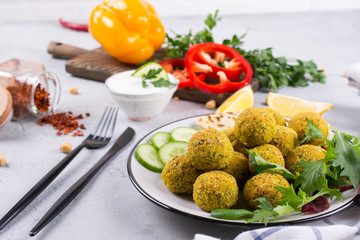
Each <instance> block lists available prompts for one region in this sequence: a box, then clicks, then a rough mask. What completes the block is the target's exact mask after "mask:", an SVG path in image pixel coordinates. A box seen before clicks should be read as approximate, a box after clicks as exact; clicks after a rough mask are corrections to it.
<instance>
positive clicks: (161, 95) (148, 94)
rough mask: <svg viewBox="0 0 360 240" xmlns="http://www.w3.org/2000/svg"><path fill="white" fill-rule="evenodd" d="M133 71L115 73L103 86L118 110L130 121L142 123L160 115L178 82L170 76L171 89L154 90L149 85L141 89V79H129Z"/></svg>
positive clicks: (154, 88)
mask: <svg viewBox="0 0 360 240" xmlns="http://www.w3.org/2000/svg"><path fill="white" fill-rule="evenodd" d="M133 72H134V70H129V71H124V72H120V73H116V74H114V75H112V76H110V77H109V78H108V79H106V81H105V85H106V87H107V88H108V90H109V92H110V93H111V95H112V97H113V98H114V100H115V101H116V102H117V104H118V105H119V106H120V109H121V110H122V111H123V112H124V113H125V114H126V115H127V116H128V117H129V118H130V119H132V120H136V121H144V120H149V119H151V118H152V117H155V116H158V115H160V114H161V113H162V112H163V110H164V109H165V107H166V106H167V105H168V103H169V102H170V100H171V98H172V96H173V94H174V92H175V91H176V89H177V86H178V83H179V81H178V80H177V79H176V78H175V77H174V76H173V75H171V74H168V75H169V80H170V82H172V83H174V85H173V86H171V87H161V88H156V87H153V86H152V85H151V84H149V87H147V88H143V87H142V84H141V81H142V80H141V78H137V77H131V74H132V73H133Z"/></svg>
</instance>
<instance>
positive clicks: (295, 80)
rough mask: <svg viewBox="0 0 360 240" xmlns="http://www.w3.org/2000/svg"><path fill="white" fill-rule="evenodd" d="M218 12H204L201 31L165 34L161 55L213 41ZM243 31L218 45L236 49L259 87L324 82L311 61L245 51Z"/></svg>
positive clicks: (179, 55) (176, 54) (269, 50)
mask: <svg viewBox="0 0 360 240" xmlns="http://www.w3.org/2000/svg"><path fill="white" fill-rule="evenodd" d="M218 14H219V11H218V10H216V11H215V13H214V14H208V15H207V17H206V19H205V27H204V29H203V30H201V31H198V32H196V33H195V34H193V33H192V31H191V30H190V31H189V32H188V33H187V34H178V33H176V32H174V31H172V33H173V36H170V35H169V34H166V39H165V47H164V51H165V57H166V58H184V57H185V55H186V53H187V51H188V49H189V47H190V46H191V45H193V44H198V43H204V42H214V37H213V34H212V30H213V28H214V27H215V26H216V25H217V22H219V21H220V20H221V18H220V17H219V16H218ZM245 36H246V33H245V34H242V35H239V36H237V35H233V36H232V38H230V39H224V40H223V41H222V44H225V45H228V46H230V47H232V48H234V49H236V50H237V51H238V52H240V53H241V54H242V55H243V56H244V58H245V59H246V60H247V61H248V62H249V63H250V65H251V67H252V68H253V71H254V75H253V77H254V78H256V79H258V80H259V81H260V85H261V88H262V89H263V90H272V91H277V90H278V88H281V87H284V86H293V87H305V86H308V85H309V82H320V83H325V77H326V76H325V74H324V72H323V71H322V70H318V69H317V65H316V64H315V63H314V62H313V61H312V60H310V61H302V60H299V59H295V61H290V60H288V59H287V58H285V57H275V56H274V55H273V52H272V48H266V49H254V50H248V51H247V50H245V49H243V48H242V45H243V43H244V41H243V39H244V38H245Z"/></svg>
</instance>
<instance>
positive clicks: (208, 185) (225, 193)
mask: <svg viewBox="0 0 360 240" xmlns="http://www.w3.org/2000/svg"><path fill="white" fill-rule="evenodd" d="M238 196H239V188H238V185H237V183H236V179H235V178H234V177H233V176H231V175H230V174H228V173H226V172H223V171H218V170H215V171H210V172H205V173H203V174H201V175H200V176H199V177H198V178H197V179H196V181H195V183H194V192H193V198H194V201H195V203H196V204H197V205H198V206H199V207H200V208H202V209H203V210H205V211H207V212H211V211H212V210H215V209H218V208H231V207H232V206H234V205H235V204H236V203H237V201H238Z"/></svg>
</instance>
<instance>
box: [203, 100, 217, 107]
mask: <svg viewBox="0 0 360 240" xmlns="http://www.w3.org/2000/svg"><path fill="white" fill-rule="evenodd" d="M205 107H206V108H207V109H214V108H215V107H216V102H215V100H213V99H212V100H209V101H208V102H207V103H206V104H205Z"/></svg>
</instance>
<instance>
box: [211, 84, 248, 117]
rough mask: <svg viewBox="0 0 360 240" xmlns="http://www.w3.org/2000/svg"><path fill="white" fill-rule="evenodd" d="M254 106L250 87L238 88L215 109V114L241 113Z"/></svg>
mask: <svg viewBox="0 0 360 240" xmlns="http://www.w3.org/2000/svg"><path fill="white" fill-rule="evenodd" d="M253 106H254V92H253V90H252V88H251V85H247V86H246V87H243V88H240V89H239V90H237V91H236V92H235V93H234V94H233V95H231V96H230V97H228V98H227V99H226V100H225V101H224V102H223V103H222V104H221V105H220V107H218V109H216V111H215V112H216V113H224V112H241V111H243V110H245V109H247V108H249V107H253Z"/></svg>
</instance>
